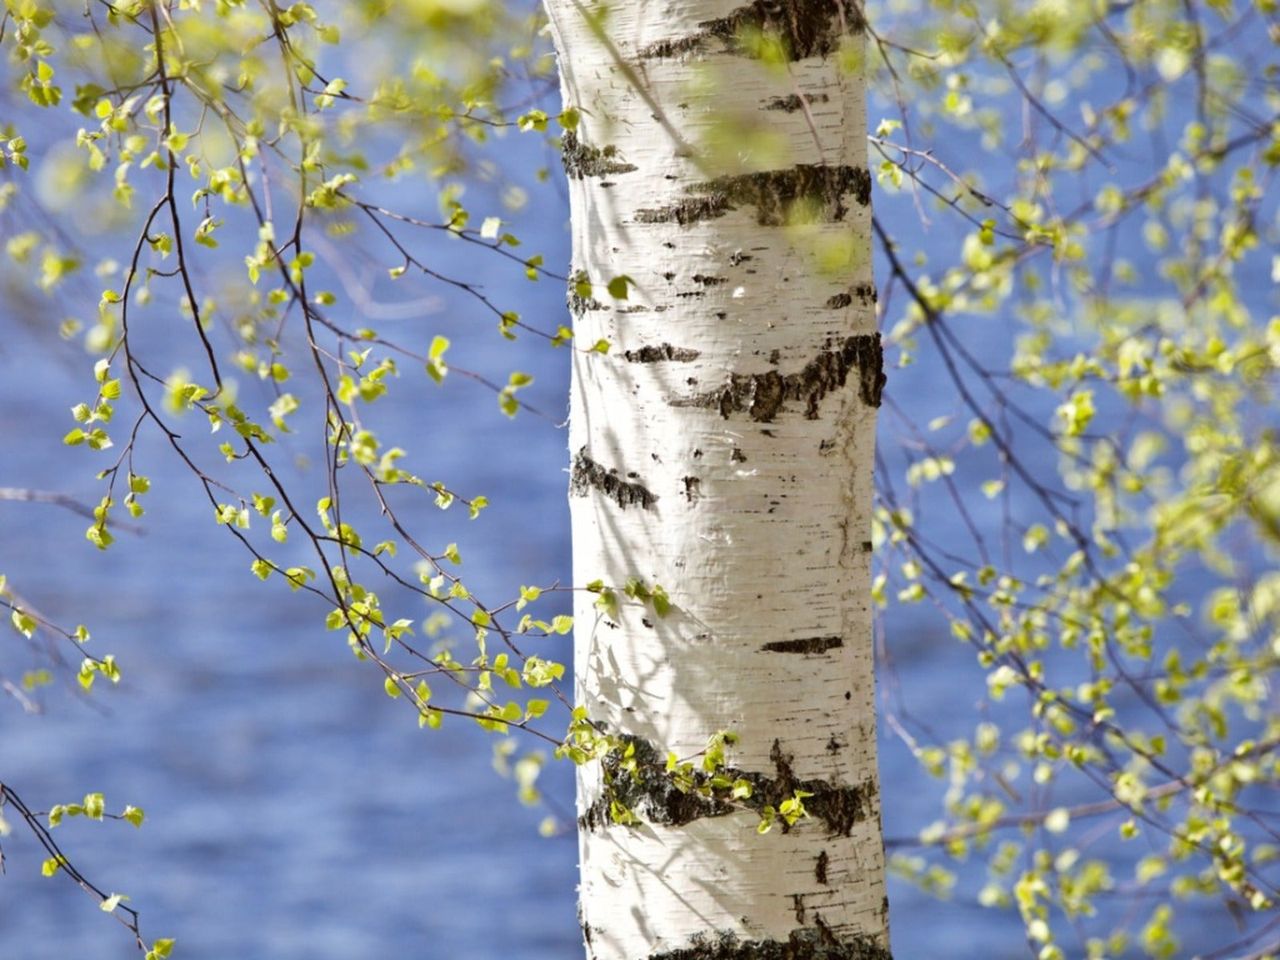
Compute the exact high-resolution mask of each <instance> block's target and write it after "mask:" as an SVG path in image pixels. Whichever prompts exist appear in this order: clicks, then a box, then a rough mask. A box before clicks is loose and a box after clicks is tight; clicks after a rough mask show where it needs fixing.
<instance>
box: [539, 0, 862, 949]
mask: <svg viewBox="0 0 1280 960" xmlns="http://www.w3.org/2000/svg"><path fill="white" fill-rule="evenodd" d="M546 3H547V7H548V9H549V12H550V14H551V19H552V26H553V30H554V32H555V39H556V44H557V48H558V52H559V56H560V70H561V78H562V89H563V95H564V103H565V106H566V108H569V107H573V108H576V109H577V110H578V111H579V112H580V115H581V119H580V122H579V125H578V126H577V128H576V129H574V130H572V131H571V132H569V133H567V134H566V136H565V166H566V170H567V172H568V175H569V182H570V193H571V202H572V228H573V249H574V254H573V255H574V261H575V262H574V270H575V273H576V274H577V275H578V276H579V277H581V276H583V275H585V277H588V278H590V280H591V281H592V282H593V284H594V286H593V288H592V290H591V291H590V294H589V295H588V293H587V290H586V288H585V286H577V287H576V290H575V286H574V285H572V284H571V305H572V306H573V308H574V313H575V342H576V343H577V345H578V346H579V347H584V346H589V345H591V344H592V343H595V342H597V341H598V340H600V339H604V340H607V341H609V343H610V345H611V349H610V350H609V352H608V354H607V355H601V354H599V353H589V352H586V351H583V350H578V351H575V354H574V357H575V359H574V368H573V387H572V409H571V418H572V419H571V426H570V447H571V452H572V456H573V468H572V476H571V490H570V492H571V498H572V504H571V505H572V518H573V548H574V576H575V580H576V581H577V583H578V585H582V584H584V583H588V582H591V581H597V580H598V581H603V583H604V584H606V585H609V586H611V587H613V588H615V589H616V590H617V591H618V593H619V600H620V602H619V603H618V604H617V605H616V607H614V608H613V609H606V610H603V611H602V610H601V609H600V608H599V606H597V605H594V604H593V602H594V601H596V600H597V596H596V595H593V594H592V593H589V592H585V591H579V593H578V594H577V596H578V598H579V599H578V601H577V603H576V609H575V614H576V623H577V637H576V647H575V669H576V672H577V673H576V675H577V695H578V699H579V703H581V704H583V705H585V708H586V711H587V715H588V716H589V718H590V720H591V721H592V722H593V723H594V724H596V725H597V728H598V729H600V730H603V731H605V732H607V733H609V734H611V735H614V736H619V737H622V738H623V742H624V743H625V744H626V749H625V750H622V749H618V750H615V751H614V752H613V753H612V754H611V755H610V756H609V757H607V758H606V759H605V761H604V762H603V763H593V764H588V765H586V766H583V767H581V768H580V775H579V784H578V792H579V796H578V804H579V814H580V818H579V827H580V857H581V871H582V883H581V891H580V894H581V920H582V927H583V933H584V938H585V941H586V945H587V953H588V955H589V956H590V957H591V958H595V960H640V958H649V957H653V958H658V957H661V958H666V960H710V958H724V960H727V958H757V957H759V958H771V960H801V958H824V960H836V958H871V957H875V958H883V957H887V956H888V952H887V944H888V931H887V920H886V915H887V907H888V904H887V900H886V898H885V893H884V877H883V860H884V856H883V847H882V841H881V838H880V803H879V786H878V781H877V774H876V749H875V713H874V685H873V677H872V646H871V611H870V582H869V559H870V550H871V544H870V542H869V537H870V510H871V492H872V462H873V452H874V442H875V413H876V408H877V407H878V406H879V402H880V391H881V386H882V383H883V375H882V372H881V351H880V341H879V336H878V334H877V333H876V328H875V315H874V300H875V293H874V287H873V283H872V272H871V258H870V210H869V206H868V205H869V202H870V186H871V185H870V178H869V175H868V172H867V169H866V138H865V134H866V121H865V99H864V97H865V94H864V90H865V86H864V80H863V76H862V55H863V50H864V40H863V37H862V33H863V22H862V20H861V17H860V14H859V12H858V10H857V9H856V8H855V6H854V5H853V4H852V3H850V2H848V0H772V2H770V0H756V2H754V3H749V4H747V5H745V6H744V5H738V4H740V3H741V0H616V2H613V3H611V4H609V5H607V6H606V5H604V4H600V3H597V2H594V0H546ZM579 271H580V273H578V272H579ZM624 276H625V277H626V278H627V280H626V281H624V282H625V286H626V293H627V296H626V298H625V299H622V298H618V297H615V296H612V295H607V294H606V293H605V289H604V287H605V284H606V282H607V281H609V280H611V279H614V278H618V277H624ZM621 286H622V284H620V283H615V285H614V289H613V290H612V291H611V293H613V294H616V293H619V292H621V290H620V289H619V288H620V287H621ZM628 582H631V583H633V585H634V584H637V583H638V584H640V585H642V587H641V588H640V589H635V588H634V587H633V590H632V593H633V594H636V596H634V597H631V598H628V597H626V596H623V595H622V591H623V588H624V585H625V584H627V583H628ZM654 584H658V585H661V586H662V587H663V588H665V590H666V591H667V594H668V596H669V598H670V603H671V608H670V610H669V611H666V615H665V616H662V615H660V614H661V613H662V612H663V608H664V607H665V604H664V603H663V602H662V599H661V598H659V599H658V601H657V603H656V604H655V603H654V602H652V601H650V602H643V601H644V600H645V598H646V591H651V590H652V589H653V585H654ZM606 606H607V605H606ZM655 607H656V609H655ZM722 731H731V732H732V733H733V734H735V735H736V739H735V740H733V741H732V744H731V746H729V748H728V751H727V754H726V757H725V766H724V767H723V768H722V769H720V770H719V771H718V773H719V774H720V775H721V776H723V777H724V778H725V780H724V781H721V782H722V783H724V782H737V783H738V785H739V788H740V789H739V794H740V795H739V796H738V797H733V796H732V795H731V791H730V790H728V789H725V788H715V787H712V786H711V785H710V777H709V775H708V774H706V773H703V772H701V768H698V769H697V770H696V771H695V773H694V775H693V780H694V782H695V784H696V785H698V786H701V787H703V788H704V789H703V790H702V791H701V792H699V791H698V790H696V789H695V790H686V791H682V790H681V789H679V787H678V786H677V785H676V784H675V783H674V782H673V778H672V776H671V775H670V774H669V773H668V772H667V769H666V761H667V755H668V752H669V751H670V752H673V753H674V754H675V755H676V756H677V757H678V758H680V759H682V760H683V759H685V758H690V757H695V756H696V755H698V754H700V753H701V752H702V751H704V750H706V748H707V745H708V740H709V738H712V737H714V735H716V734H717V733H718V732H722ZM744 782H745V784H747V785H748V787H749V789H750V796H741V794H742V793H745V792H746V791H745V790H744V789H742V784H743V783H744ZM684 786H685V787H686V788H687V787H688V786H689V783H688V780H687V778H686V783H685V784H684ZM797 797H799V799H800V800H801V801H802V802H803V804H804V807H805V809H806V810H807V816H806V817H804V818H801V819H799V820H798V821H797V822H795V823H794V824H792V825H789V824H788V823H787V822H786V820H785V818H784V817H782V816H781V815H779V816H777V817H776V819H775V825H774V827H773V828H772V829H771V830H770V831H769V832H768V833H767V834H765V835H759V834H758V832H757V825H758V824H759V823H760V822H761V816H762V815H764V816H768V811H767V810H766V809H765V808H766V807H768V808H772V809H773V810H775V811H778V810H781V809H783V804H784V803H785V802H787V801H792V802H794V800H795V799H796V798H797ZM793 809H794V808H793Z"/></svg>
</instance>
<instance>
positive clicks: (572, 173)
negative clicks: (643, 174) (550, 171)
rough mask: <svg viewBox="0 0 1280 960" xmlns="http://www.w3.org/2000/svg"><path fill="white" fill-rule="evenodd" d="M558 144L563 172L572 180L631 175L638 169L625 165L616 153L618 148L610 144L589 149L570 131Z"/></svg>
mask: <svg viewBox="0 0 1280 960" xmlns="http://www.w3.org/2000/svg"><path fill="white" fill-rule="evenodd" d="M560 144H561V148H562V149H563V151H564V156H563V159H564V172H565V173H567V174H568V175H569V177H570V179H573V180H581V179H583V178H584V177H605V176H609V175H611V174H618V173H631V172H632V171H634V170H636V169H638V168H637V167H636V165H635V164H634V163H627V162H626V161H625V160H624V159H623V158H622V155H621V154H620V153H618V148H617V147H615V146H613V145H612V144H610V145H609V146H607V147H589V146H587V145H586V144H585V143H583V142H582V141H581V140H579V139H578V135H577V134H576V133H574V132H573V131H572V130H566V131H565V134H564V136H563V137H561V138H560Z"/></svg>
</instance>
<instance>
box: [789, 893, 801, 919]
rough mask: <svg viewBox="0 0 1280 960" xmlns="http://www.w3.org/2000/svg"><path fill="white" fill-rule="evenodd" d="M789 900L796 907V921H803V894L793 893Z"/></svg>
mask: <svg viewBox="0 0 1280 960" xmlns="http://www.w3.org/2000/svg"><path fill="white" fill-rule="evenodd" d="M791 902H792V904H793V905H794V906H795V908H796V923H804V894H802V893H793V894H792V895H791Z"/></svg>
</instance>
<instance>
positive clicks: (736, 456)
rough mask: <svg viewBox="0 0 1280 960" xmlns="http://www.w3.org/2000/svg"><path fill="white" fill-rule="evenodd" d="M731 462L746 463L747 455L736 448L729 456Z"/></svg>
mask: <svg viewBox="0 0 1280 960" xmlns="http://www.w3.org/2000/svg"><path fill="white" fill-rule="evenodd" d="M729 462H730V463H746V462H747V455H746V454H745V453H743V452H742V451H741V450H739V449H738V448H737V447H734V448H733V452H732V453H730V454H729Z"/></svg>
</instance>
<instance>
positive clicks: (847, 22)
mask: <svg viewBox="0 0 1280 960" xmlns="http://www.w3.org/2000/svg"><path fill="white" fill-rule="evenodd" d="M865 28H866V21H864V20H863V19H862V14H861V13H859V11H858V9H857V5H856V4H852V3H846V2H843V0H755V3H751V4H748V5H747V6H745V7H739V8H738V9H737V10H734V11H733V12H732V13H730V14H729V15H728V16H727V17H720V18H719V19H716V20H703V21H702V22H701V23H699V24H698V32H697V33H694V34H691V35H689V36H686V37H681V38H679V39H677V40H663V41H661V42H659V43H655V44H652V45H650V46H648V47H645V48H644V49H643V50H641V51H640V57H641V58H642V59H645V60H655V59H659V58H663V57H677V56H680V55H681V54H684V53H698V52H701V51H703V50H705V49H706V46H707V44H708V43H709V42H710V41H712V40H719V41H720V42H721V43H723V44H724V46H725V49H726V50H728V51H729V52H730V53H733V54H736V55H738V56H743V57H753V56H755V53H754V51H755V50H756V49H757V48H758V45H757V44H754V43H751V42H750V41H749V39H748V38H750V37H752V35H755V34H761V33H772V34H776V35H777V36H779V37H781V38H782V41H783V46H784V47H785V49H786V51H787V57H788V59H790V60H791V61H793V62H794V61H796V60H804V59H806V58H808V57H827V56H829V55H830V54H832V53H834V52H835V50H836V48H837V47H838V46H839V45H840V34H841V32H842V29H843V31H844V32H848V33H849V34H858V33H862V31H863V30H864V29H865ZM744 41H746V42H744Z"/></svg>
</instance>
